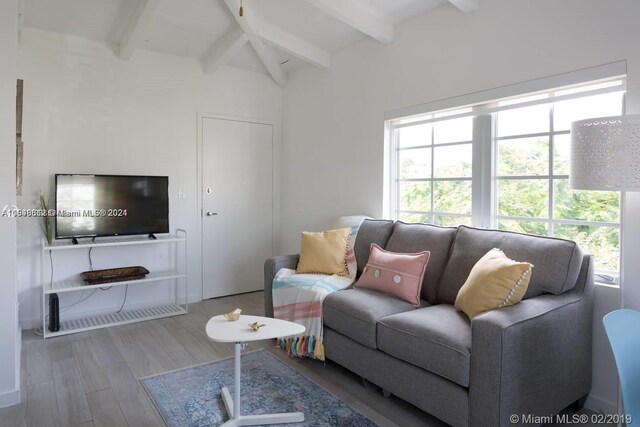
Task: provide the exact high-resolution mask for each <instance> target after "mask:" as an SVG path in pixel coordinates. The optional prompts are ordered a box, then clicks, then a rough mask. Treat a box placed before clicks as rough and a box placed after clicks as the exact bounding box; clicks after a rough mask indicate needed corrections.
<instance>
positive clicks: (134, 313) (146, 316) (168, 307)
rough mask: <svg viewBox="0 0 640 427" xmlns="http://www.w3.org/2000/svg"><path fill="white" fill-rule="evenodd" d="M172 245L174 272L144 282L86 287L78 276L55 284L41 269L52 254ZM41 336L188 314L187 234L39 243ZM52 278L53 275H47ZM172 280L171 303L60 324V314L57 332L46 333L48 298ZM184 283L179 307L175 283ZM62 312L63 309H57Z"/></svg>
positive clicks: (180, 231) (157, 274) (156, 274)
mask: <svg viewBox="0 0 640 427" xmlns="http://www.w3.org/2000/svg"><path fill="white" fill-rule="evenodd" d="M179 243H182V246H183V254H184V260H183V262H184V264H183V265H184V267H183V270H182V271H180V270H178V267H177V266H178V265H179V262H178V261H179V259H178V258H179V250H178V246H179ZM162 244H173V245H176V248H175V265H176V269H175V270H166V271H151V272H150V273H149V274H148V275H147V276H146V277H145V278H144V279H138V280H127V281H122V282H110V283H102V284H98V285H87V284H85V282H84V281H83V280H82V278H81V277H80V273H78V275H77V276H76V277H75V278H72V279H67V280H62V281H55V279H51V280H47V277H45V271H44V270H45V265H47V264H48V262H47V260H46V259H45V257H46V255H47V254H48V253H49V254H51V255H52V254H53V252H54V251H63V250H76V249H87V248H91V247H108V246H131V245H162ZM41 266H42V335H43V337H44V338H50V337H56V336H60V335H67V334H73V333H76V332H83V331H89V330H92V329H98V328H104V327H107V326H115V325H124V324H127V323H134V322H140V321H143V320H151V319H159V318H162V317H169V316H176V315H179V314H186V313H187V310H188V291H187V283H186V280H187V271H186V270H187V232H186V231H185V230H183V229H177V230H176V233H175V234H173V235H159V236H157V239H155V240H153V239H149V238H147V236H132V237H100V238H98V240H97V241H95V242H93V241H88V242H80V243H78V244H73V243H72V242H71V240H64V241H55V242H53V243H52V244H51V245H49V244H47V241H46V240H44V239H43V241H42V260H41ZM51 277H53V275H51ZM168 280H173V287H174V302H173V303H170V304H165V305H154V306H150V307H144V308H137V309H131V310H123V311H120V312H119V313H111V314H109V313H106V314H102V315H97V316H90V317H84V318H80V319H73V320H67V321H64V320H63V319H62V317H63V313H60V330H59V331H56V332H51V331H49V329H48V326H49V325H48V321H47V315H46V313H47V305H48V298H49V295H50V294H53V293H57V294H60V293H64V292H78V291H86V290H92V289H96V288H105V287H112V286H113V287H118V286H125V285H134V286H135V285H139V284H144V283H150V282H158V281H168ZM180 280H183V281H184V304H179V303H178V302H179V299H178V283H179V281H180ZM61 308H63V307H61Z"/></svg>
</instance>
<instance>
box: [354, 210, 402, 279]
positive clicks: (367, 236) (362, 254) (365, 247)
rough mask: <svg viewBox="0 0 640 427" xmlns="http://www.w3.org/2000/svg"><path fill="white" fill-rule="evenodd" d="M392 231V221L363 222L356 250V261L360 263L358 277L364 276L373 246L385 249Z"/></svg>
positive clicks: (367, 220) (366, 220)
mask: <svg viewBox="0 0 640 427" xmlns="http://www.w3.org/2000/svg"><path fill="white" fill-rule="evenodd" d="M392 231H393V221H391V220H375V219H365V220H364V221H362V224H360V229H359V230H358V235H357V236H356V245H355V248H354V251H355V253H356V261H357V262H358V277H360V275H361V274H362V270H363V269H364V266H365V265H367V261H368V260H369V251H370V250H371V244H372V243H375V244H376V245H378V246H380V247H381V248H384V247H385V245H386V244H387V240H389V236H391V232H392Z"/></svg>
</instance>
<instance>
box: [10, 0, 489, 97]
mask: <svg viewBox="0 0 640 427" xmlns="http://www.w3.org/2000/svg"><path fill="white" fill-rule="evenodd" d="M242 6H243V12H244V13H243V16H240V15H239V9H240V0H55V1H51V0H23V25H24V26H26V27H35V28H39V29H43V30H47V31H54V32H57V33H63V34H72V35H76V36H81V37H85V38H89V39H93V40H99V41H103V42H107V43H110V44H112V45H113V46H114V50H115V52H116V53H117V54H118V55H119V57H120V58H121V59H123V60H129V59H130V58H131V57H132V56H133V55H134V54H135V50H136V49H149V50H154V51H158V52H164V53H169V54H174V55H180V56H185V57H189V58H194V59H197V60H199V61H200V62H201V64H202V67H203V71H204V72H206V73H210V74H213V73H215V72H216V70H217V69H218V68H219V67H220V66H222V65H228V66H232V67H238V68H243V69H248V70H253V71H259V72H265V73H268V74H270V75H271V77H272V78H273V79H274V80H275V81H276V83H278V84H279V85H281V86H284V85H285V84H286V80H287V73H288V72H291V71H293V70H295V69H297V68H299V67H301V66H302V65H303V64H311V65H313V66H316V67H321V68H329V67H331V55H332V54H333V53H335V52H337V51H339V50H340V49H343V48H345V47H347V46H349V45H352V44H354V43H356V42H358V41H360V40H362V39H363V38H365V37H370V38H372V39H374V40H376V41H377V42H379V43H384V44H388V43H393V40H394V37H395V34H394V27H395V26H396V25H398V24H399V23H401V22H403V21H405V20H407V19H409V18H411V17H413V16H416V15H418V14H422V13H428V11H429V10H431V9H434V8H436V7H455V8H457V9H458V10H459V11H460V12H461V13H469V12H472V11H473V10H475V9H476V8H477V0H242Z"/></svg>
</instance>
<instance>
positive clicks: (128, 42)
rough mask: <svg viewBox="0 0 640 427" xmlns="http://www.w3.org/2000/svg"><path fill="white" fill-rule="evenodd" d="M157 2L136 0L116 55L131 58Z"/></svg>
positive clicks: (153, 0) (157, 0) (156, 6)
mask: <svg viewBox="0 0 640 427" xmlns="http://www.w3.org/2000/svg"><path fill="white" fill-rule="evenodd" d="M159 4H160V0H138V2H137V5H136V6H137V8H136V12H135V13H134V14H133V15H132V16H131V21H130V22H129V26H128V27H127V29H126V31H125V32H124V35H123V37H122V41H121V42H120V49H119V52H118V55H119V56H120V58H121V59H126V60H129V59H131V56H132V55H133V52H134V51H135V50H136V48H137V47H138V46H139V45H140V43H141V42H142V40H143V38H144V32H145V31H146V29H147V26H148V25H149V23H150V22H151V19H152V18H153V14H154V13H155V11H156V9H157V8H158V5H159Z"/></svg>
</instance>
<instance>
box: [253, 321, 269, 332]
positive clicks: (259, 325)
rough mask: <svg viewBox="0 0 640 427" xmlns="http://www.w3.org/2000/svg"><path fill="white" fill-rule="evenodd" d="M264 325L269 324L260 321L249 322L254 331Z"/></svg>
mask: <svg viewBox="0 0 640 427" xmlns="http://www.w3.org/2000/svg"><path fill="white" fill-rule="evenodd" d="M263 326H267V325H265V324H264V323H258V322H253V323H249V327H250V328H251V329H253V330H254V331H257V330H259V329H260V328H262V327H263Z"/></svg>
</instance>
